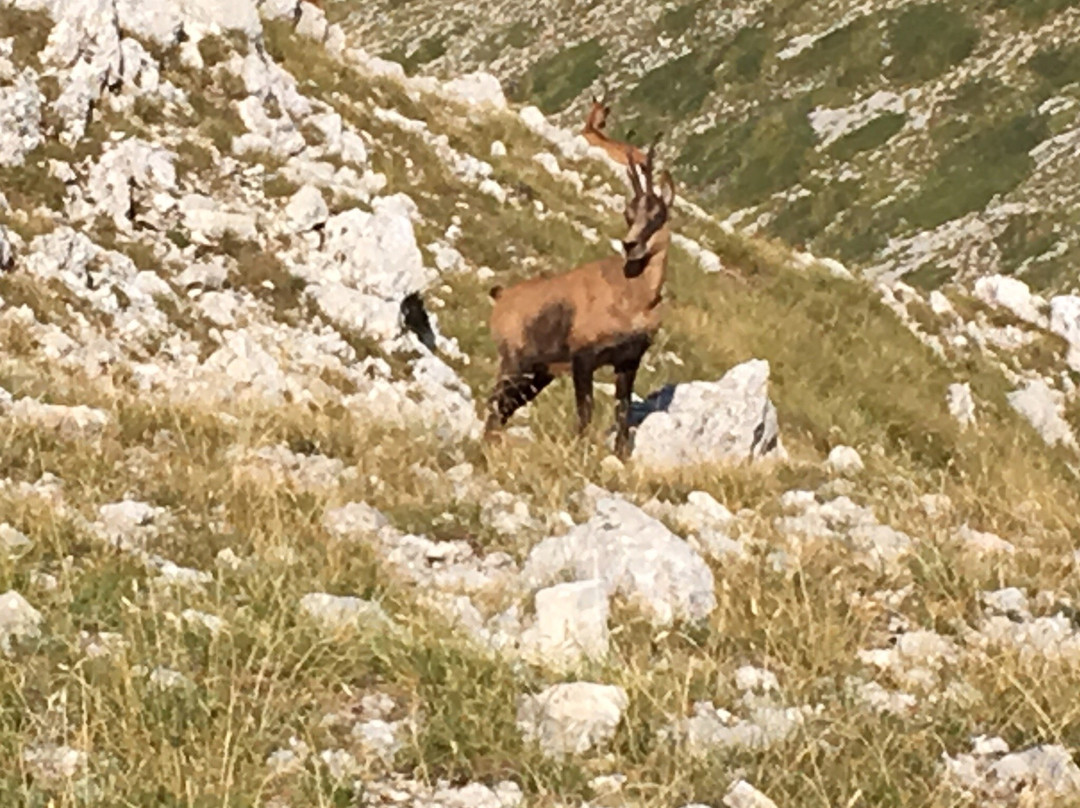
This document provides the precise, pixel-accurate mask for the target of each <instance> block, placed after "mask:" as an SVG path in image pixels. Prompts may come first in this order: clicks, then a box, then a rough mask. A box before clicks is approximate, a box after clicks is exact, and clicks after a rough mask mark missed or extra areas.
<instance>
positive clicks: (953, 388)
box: [946, 382, 975, 428]
mask: <svg viewBox="0 0 1080 808" xmlns="http://www.w3.org/2000/svg"><path fill="white" fill-rule="evenodd" d="M946 401H947V402H948V405H949V414H950V415H951V416H952V417H953V418H955V419H956V420H957V422H958V423H959V424H960V426H961V427H962V428H967V427H969V426H971V425H972V424H974V423H975V399H974V398H973V397H972V395H971V385H970V384H969V383H968V382H964V383H963V384H960V383H958V382H957V383H953V384H950V385H949V392H948V394H947V398H946Z"/></svg>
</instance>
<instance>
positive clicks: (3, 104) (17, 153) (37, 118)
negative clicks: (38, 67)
mask: <svg viewBox="0 0 1080 808" xmlns="http://www.w3.org/2000/svg"><path fill="white" fill-rule="evenodd" d="M41 101H42V97H41V93H40V92H39V91H38V86H37V73H35V72H34V70H33V69H32V68H29V67H27V68H25V69H24V70H23V71H22V72H21V73H20V74H19V75H18V76H17V77H16V78H15V81H14V83H13V84H10V85H7V86H0V166H17V165H21V164H22V162H23V161H24V160H25V159H26V155H27V154H29V153H30V152H32V151H33V150H34V149H36V148H37V147H38V146H40V145H41V143H42V134H41Z"/></svg>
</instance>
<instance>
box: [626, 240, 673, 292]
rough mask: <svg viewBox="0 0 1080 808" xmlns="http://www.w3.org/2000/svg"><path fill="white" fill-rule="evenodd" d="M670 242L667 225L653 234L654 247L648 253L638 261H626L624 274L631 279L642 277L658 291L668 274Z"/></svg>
mask: <svg viewBox="0 0 1080 808" xmlns="http://www.w3.org/2000/svg"><path fill="white" fill-rule="evenodd" d="M670 243H671V232H670V231H669V230H668V228H667V226H666V225H665V226H664V227H663V229H661V230H660V231H659V232H657V233H656V235H655V236H653V240H652V243H651V245H650V246H651V247H652V249H650V250H649V253H648V255H646V256H645V257H644V258H641V259H639V260H637V261H626V262H624V264H623V275H625V276H626V277H627V278H629V279H631V280H633V279H634V278H641V279H642V280H643V282H644V283H645V284H646V285H647V286H649V287H650V289H653V290H654V291H655V292H657V293H658V292H659V291H660V287H661V286H663V285H664V277H665V276H666V275H667V255H668V245H669V244H670Z"/></svg>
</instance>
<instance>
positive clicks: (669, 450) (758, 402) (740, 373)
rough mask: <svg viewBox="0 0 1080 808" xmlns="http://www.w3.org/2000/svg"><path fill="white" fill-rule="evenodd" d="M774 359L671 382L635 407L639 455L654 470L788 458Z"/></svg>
mask: <svg viewBox="0 0 1080 808" xmlns="http://www.w3.org/2000/svg"><path fill="white" fill-rule="evenodd" d="M768 381H769V363H768V362H766V361H764V360H761V359H754V360H751V361H749V362H744V363H743V364H741V365H737V366H736V367H734V368H732V369H731V370H729V371H728V372H727V373H726V374H725V375H724V377H723V378H722V379H720V381H718V382H700V381H699V382H688V383H685V384H677V385H669V386H667V387H665V388H663V389H661V390H660V391H658V392H656V393H653V394H652V395H650V396H649V397H648V398H647V399H646V400H645V401H644V402H643V403H641V404H639V405H637V406H635V407H633V410H632V413H631V423H632V424H636V425H637V430H636V433H635V436H634V449H633V455H632V456H633V459H634V460H635V461H636V462H638V463H640V464H641V465H643V466H648V467H650V468H654V469H671V468H678V467H680V466H688V465H697V464H716V463H721V464H722V463H737V462H744V461H746V460H755V459H762V458H773V457H775V458H778V459H783V458H784V457H786V452H785V451H784V449H783V446H782V445H781V443H780V435H779V431H778V426H777V422H776V408H775V407H774V406H773V404H772V402H771V401H770V400H769V398H768V394H767V387H768Z"/></svg>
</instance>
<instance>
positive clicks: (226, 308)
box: [195, 291, 240, 328]
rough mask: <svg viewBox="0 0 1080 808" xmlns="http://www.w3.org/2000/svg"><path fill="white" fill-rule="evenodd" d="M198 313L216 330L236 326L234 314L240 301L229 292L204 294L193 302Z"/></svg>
mask: <svg viewBox="0 0 1080 808" xmlns="http://www.w3.org/2000/svg"><path fill="white" fill-rule="evenodd" d="M195 305H196V306H197V307H198V309H199V312H200V313H201V314H202V316H203V317H205V318H206V319H207V320H209V321H210V322H212V323H213V324H214V325H216V326H217V327H218V328H229V327H231V326H234V325H236V313H237V309H239V307H240V301H239V300H238V299H237V297H236V295H235V294H233V293H231V292H217V291H210V292H204V293H203V294H201V295H199V297H198V299H197V300H196V301H195Z"/></svg>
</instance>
